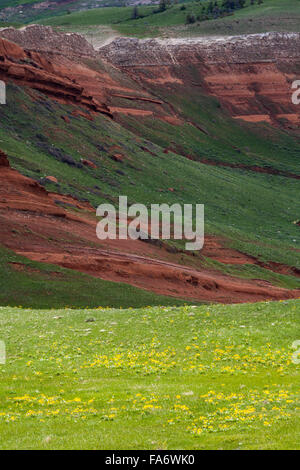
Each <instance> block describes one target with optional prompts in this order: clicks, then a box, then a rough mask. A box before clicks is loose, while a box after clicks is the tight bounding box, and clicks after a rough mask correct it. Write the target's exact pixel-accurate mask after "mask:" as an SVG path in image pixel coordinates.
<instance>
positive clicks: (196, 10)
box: [40, 0, 300, 37]
mask: <svg viewBox="0 0 300 470" xmlns="http://www.w3.org/2000/svg"><path fill="white" fill-rule="evenodd" d="M219 3H221V2H219ZM207 4H208V1H203V2H195V1H192V2H186V3H185V4H184V5H185V7H186V9H185V10H182V9H181V6H182V4H179V5H178V4H177V5H172V6H171V7H169V8H168V9H167V10H166V11H164V12H161V13H153V11H154V10H155V9H157V6H141V7H139V14H140V15H141V18H139V19H136V20H133V19H132V18H131V16H132V7H121V8H118V7H111V8H98V9H95V10H87V11H81V12H74V13H71V14H69V15H62V16H53V17H52V18H51V17H50V18H45V19H41V20H40V21H41V22H43V23H45V24H48V25H52V26H60V27H64V28H66V27H69V28H70V29H73V30H76V28H78V27H80V28H81V30H82V28H84V27H86V28H88V27H90V26H93V27H95V26H101V25H102V26H103V25H106V26H110V27H111V28H113V29H114V30H116V31H118V32H119V33H120V34H122V35H125V36H138V37H147V36H149V37H150V36H160V35H166V36H172V37H176V36H189V35H193V36H195V35H198V36H203V35H222V34H223V35H232V34H245V33H260V32H268V31H274V30H278V31H300V22H299V18H300V2H299V0H265V1H264V3H263V4H262V5H257V4H256V5H253V6H251V5H250V1H249V0H248V1H247V4H246V7H245V8H243V9H241V10H236V11H235V12H234V14H233V15H231V16H228V17H223V18H218V19H216V20H207V21H197V22H196V23H194V24H192V25H186V17H187V15H188V14H194V15H195V16H196V17H197V16H199V15H201V11H202V7H203V5H207ZM95 34H96V35H97V34H100V35H101V30H100V32H99V31H98V33H97V32H95Z"/></svg>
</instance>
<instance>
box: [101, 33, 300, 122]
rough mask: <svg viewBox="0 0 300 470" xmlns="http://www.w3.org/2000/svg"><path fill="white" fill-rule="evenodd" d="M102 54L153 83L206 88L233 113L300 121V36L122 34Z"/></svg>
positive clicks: (255, 118)
mask: <svg viewBox="0 0 300 470" xmlns="http://www.w3.org/2000/svg"><path fill="white" fill-rule="evenodd" d="M98 54H99V55H100V56H101V57H103V58H105V59H106V60H108V61H109V62H112V63H113V64H115V65H117V66H118V67H119V68H121V69H122V70H125V71H126V72H127V73H129V74H131V76H133V75H135V76H136V77H139V78H140V79H141V80H143V81H145V83H147V82H148V83H149V84H151V83H152V85H154V84H156V85H159V86H161V85H166V86H169V85H170V84H173V85H174V84H177V85H178V86H180V85H181V86H184V87H186V86H190V87H195V86H197V87H199V86H200V87H201V88H202V89H203V91H205V92H207V93H209V94H211V95H214V96H216V97H218V99H219V100H220V102H221V103H222V104H223V105H224V106H225V107H226V108H227V109H228V110H229V111H230V113H231V114H232V115H233V117H236V118H241V119H244V120H246V121H268V122H272V123H276V122H278V120H279V119H281V118H285V119H286V120H288V121H290V122H292V123H294V124H297V125H298V124H300V109H299V107H297V106H295V105H294V104H293V103H292V88H291V85H292V82H293V81H294V80H296V79H298V78H299V76H300V34H296V33H295V34H294V33H293V34H288V33H286V34H283V33H282V34H281V33H268V34H254V35H248V36H239V37H229V38H213V39H170V40H138V39H126V38H120V39H116V40H115V41H113V42H111V43H110V44H108V45H107V46H105V47H103V48H101V49H100V50H99V52H98Z"/></svg>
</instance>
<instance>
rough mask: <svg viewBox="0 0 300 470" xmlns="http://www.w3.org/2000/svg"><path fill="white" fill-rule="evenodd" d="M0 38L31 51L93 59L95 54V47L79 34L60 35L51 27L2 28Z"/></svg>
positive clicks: (34, 25)
mask: <svg viewBox="0 0 300 470" xmlns="http://www.w3.org/2000/svg"><path fill="white" fill-rule="evenodd" d="M0 36H1V37H2V38H5V39H7V40H8V41H12V42H14V43H16V44H18V45H20V46H22V47H23V48H24V49H27V50H31V51H38V52H48V53H55V54H64V55H66V56H68V57H72V56H80V57H91V56H93V55H94V54H95V51H94V49H93V47H92V46H91V45H90V44H89V43H88V42H87V41H86V40H85V39H84V38H83V37H82V36H80V35H79V34H76V33H69V34H64V33H60V32H58V31H55V30H53V29H52V28H51V27H50V26H41V25H38V24H33V25H29V26H26V27H24V28H21V29H15V28H2V29H1V30H0Z"/></svg>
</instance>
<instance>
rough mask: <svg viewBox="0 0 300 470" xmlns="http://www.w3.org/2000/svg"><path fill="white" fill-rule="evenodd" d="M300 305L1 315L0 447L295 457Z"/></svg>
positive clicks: (10, 311) (2, 311)
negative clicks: (262, 452) (266, 452)
mask: <svg viewBox="0 0 300 470" xmlns="http://www.w3.org/2000/svg"><path fill="white" fill-rule="evenodd" d="M299 313H300V304H299V301H283V302H278V303H272V302H263V303H257V304H251V305H250V304H244V305H231V306H224V305H213V306H182V307H172V306H169V307H166V306H164V307H144V308H140V309H135V308H130V309H124V310H122V309H111V308H108V309H107V308H101V307H99V308H98V309H96V310H90V309H80V310H72V309H69V308H64V309H59V310H55V309H47V310H34V309H25V308H21V307H20V308H11V307H1V308H0V331H1V336H0V340H2V341H5V343H6V352H7V361H6V364H2V365H0V436H1V437H0V447H1V449H13V448H18V449H299V442H300V427H299V364H296V363H294V362H296V361H297V359H298V356H297V351H296V350H295V349H293V342H294V341H296V340H299V338H300V324H299Z"/></svg>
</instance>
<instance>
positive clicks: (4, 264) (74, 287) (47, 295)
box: [0, 245, 190, 309]
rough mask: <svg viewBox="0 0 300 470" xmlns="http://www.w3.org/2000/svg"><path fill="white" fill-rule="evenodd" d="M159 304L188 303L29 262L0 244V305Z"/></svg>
mask: <svg viewBox="0 0 300 470" xmlns="http://www.w3.org/2000/svg"><path fill="white" fill-rule="evenodd" d="M20 268H21V269H20ZM162 304H163V305H184V304H190V302H188V301H184V300H180V299H176V298H171V297H165V296H162V295H157V294H154V293H153V292H148V291H145V290H143V289H139V288H137V287H133V286H130V285H128V284H126V283H118V282H110V281H103V280H102V279H97V278H94V277H92V276H88V275H85V274H82V273H79V272H77V271H73V270H70V269H65V268H61V267H59V266H54V265H50V264H46V263H38V262H35V261H30V260H28V259H27V258H24V257H23V256H19V255H16V254H15V253H14V252H12V251H11V250H8V249H6V248H4V247H3V246H1V245H0V305H9V306H11V307H14V306H20V305H21V306H23V307H32V308H36V309H41V308H63V307H66V306H69V307H70V308H86V307H90V308H95V307H115V308H129V307H136V308H138V307H144V306H148V305H162Z"/></svg>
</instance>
